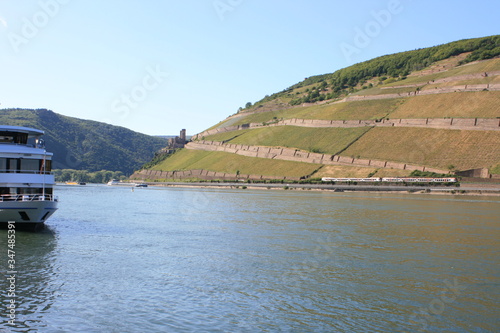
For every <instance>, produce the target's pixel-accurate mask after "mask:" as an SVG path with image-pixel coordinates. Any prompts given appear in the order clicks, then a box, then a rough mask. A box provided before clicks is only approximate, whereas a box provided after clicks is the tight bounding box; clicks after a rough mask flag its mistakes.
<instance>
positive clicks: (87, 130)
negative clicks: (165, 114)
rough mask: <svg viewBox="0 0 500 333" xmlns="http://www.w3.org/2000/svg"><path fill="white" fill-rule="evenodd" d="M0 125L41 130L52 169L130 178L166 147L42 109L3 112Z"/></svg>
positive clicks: (156, 140)
mask: <svg viewBox="0 0 500 333" xmlns="http://www.w3.org/2000/svg"><path fill="white" fill-rule="evenodd" d="M0 124H3V125H12V126H26V127H33V128H37V129H41V130H44V131H45V136H44V138H45V144H46V147H47V150H48V151H50V152H53V153H54V164H53V168H54V169H77V170H88V171H99V170H110V171H122V172H123V173H124V174H128V175H129V174H131V173H132V172H133V171H134V170H136V169H138V168H139V167H140V166H142V165H143V164H144V163H146V162H147V161H149V160H151V158H152V157H153V155H154V153H155V152H156V151H158V150H159V149H161V148H163V147H164V146H165V145H166V140H165V139H161V138H157V137H152V136H148V135H145V134H141V133H137V132H134V131H131V130H129V129H126V128H123V127H119V126H112V125H108V124H105V123H100V122H96V121H90V120H82V119H78V118H72V117H67V116H63V115H60V114H57V113H55V112H52V111H50V110H45V109H38V110H25V109H3V110H0Z"/></svg>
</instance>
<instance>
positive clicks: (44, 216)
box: [42, 212, 50, 221]
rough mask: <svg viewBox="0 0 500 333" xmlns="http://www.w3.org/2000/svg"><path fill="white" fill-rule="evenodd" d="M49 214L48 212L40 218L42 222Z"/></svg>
mask: <svg viewBox="0 0 500 333" xmlns="http://www.w3.org/2000/svg"><path fill="white" fill-rule="evenodd" d="M49 214H50V212H47V213H45V214H44V215H43V217H42V221H45V219H46V218H47V215H49Z"/></svg>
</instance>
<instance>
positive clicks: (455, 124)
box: [193, 118, 500, 140]
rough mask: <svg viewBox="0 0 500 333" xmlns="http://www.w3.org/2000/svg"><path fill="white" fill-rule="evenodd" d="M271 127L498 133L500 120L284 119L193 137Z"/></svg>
mask: <svg viewBox="0 0 500 333" xmlns="http://www.w3.org/2000/svg"><path fill="white" fill-rule="evenodd" d="M273 126H299V127H314V128H325V127H329V128H352V127H366V126H374V127H391V126H394V127H397V126H401V127H426V128H439V129H458V130H480V131H499V130H500V119H492V118H421V119H382V120H380V121H377V120H320V119H295V118H293V119H285V120H281V121H278V122H276V123H273V124H269V125H262V124H261V123H250V124H245V125H240V126H229V127H222V128H217V129H212V130H208V131H204V132H201V133H200V134H197V135H195V136H194V137H193V140H200V139H202V138H203V137H205V136H209V135H213V134H217V133H225V132H232V131H239V130H244V129H249V128H261V127H273Z"/></svg>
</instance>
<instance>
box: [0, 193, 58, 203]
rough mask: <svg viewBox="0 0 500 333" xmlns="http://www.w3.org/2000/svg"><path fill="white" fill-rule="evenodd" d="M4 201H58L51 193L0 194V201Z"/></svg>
mask: <svg viewBox="0 0 500 333" xmlns="http://www.w3.org/2000/svg"><path fill="white" fill-rule="evenodd" d="M4 201H58V199H57V197H56V196H55V195H52V194H2V195H0V202H4Z"/></svg>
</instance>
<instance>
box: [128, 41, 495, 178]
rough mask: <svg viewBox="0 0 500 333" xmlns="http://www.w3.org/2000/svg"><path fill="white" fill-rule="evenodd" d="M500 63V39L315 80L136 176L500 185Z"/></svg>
mask: <svg viewBox="0 0 500 333" xmlns="http://www.w3.org/2000/svg"><path fill="white" fill-rule="evenodd" d="M499 56H500V36H490V37H484V38H476V39H469V40H461V41H457V42H452V43H448V44H444V45H439V46H434V47H430V48H425V49H419V50H415V51H408V52H402V53H397V54H393V55H386V56H382V57H379V58H375V59H373V60H369V61H366V62H363V63H360V64H356V65H353V66H350V67H347V68H344V69H341V70H338V71H336V72H335V73H332V74H324V75H317V76H311V77H309V78H307V79H305V80H304V81H302V82H299V83H297V84H295V85H293V86H291V87H289V88H287V89H285V90H283V91H281V92H278V93H274V94H272V95H269V96H266V97H265V98H263V99H262V100H261V101H259V102H257V103H255V104H253V105H252V103H247V105H246V107H245V108H241V109H240V110H239V112H238V113H236V114H234V115H232V116H230V117H228V118H227V119H225V120H223V121H221V122H220V123H218V124H216V125H214V126H212V127H210V128H208V129H207V130H206V131H204V132H202V133H199V134H198V135H196V136H194V137H193V138H192V142H191V143H189V144H188V145H187V146H186V148H187V149H184V150H181V151H178V152H176V153H175V154H174V155H172V156H170V157H168V158H166V159H163V160H162V159H158V162H157V163H156V165H153V166H151V164H150V165H149V168H148V169H145V170H142V171H141V172H138V173H136V174H135V175H134V176H133V178H138V179H153V180H165V179H235V178H238V179H252V180H263V179H267V180H271V179H278V180H279V179H281V180H285V179H287V180H288V179H300V178H319V177H328V176H329V177H371V176H376V177H377V176H378V177H385V176H408V175H410V174H411V173H412V172H413V171H417V172H435V173H440V174H444V173H448V172H449V171H452V172H455V171H464V170H470V169H487V170H486V172H483V171H481V173H477V174H481V175H482V176H484V175H485V174H489V173H491V174H496V175H499V176H498V177H499V178H500V149H498V148H499V147H500V107H499V105H500V58H499ZM310 60H311V59H305V61H310ZM471 174H473V173H471Z"/></svg>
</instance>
